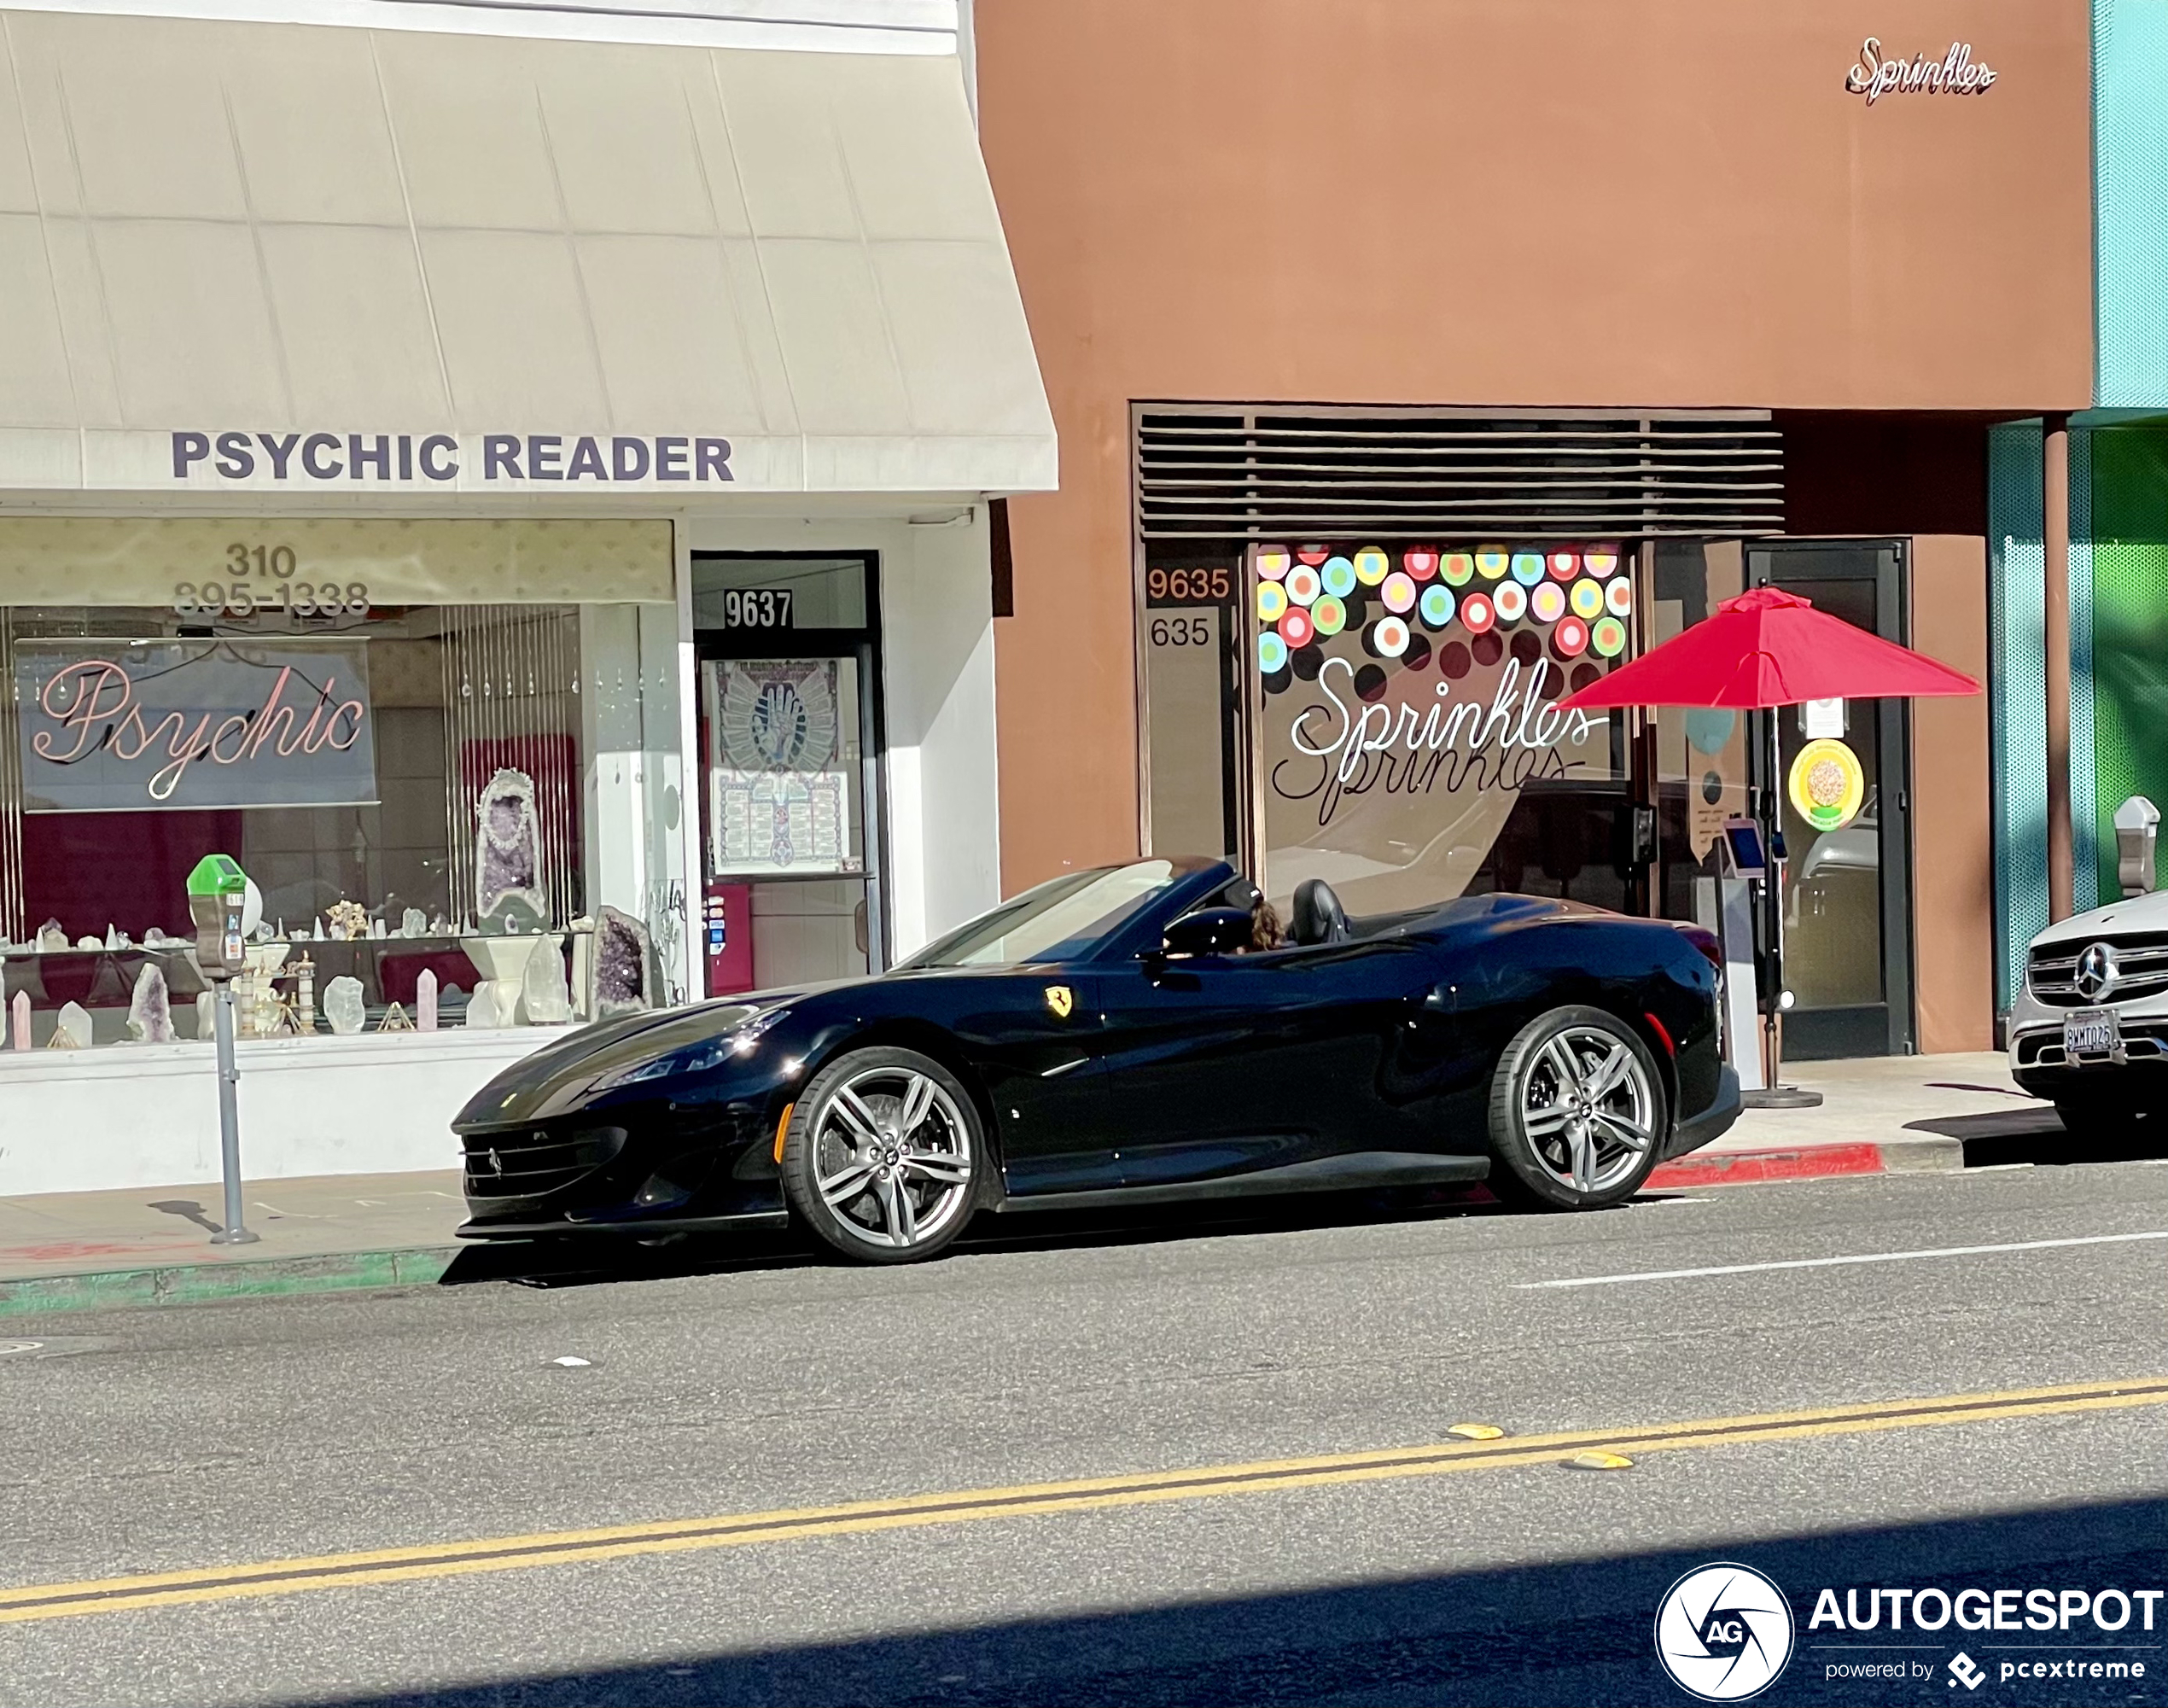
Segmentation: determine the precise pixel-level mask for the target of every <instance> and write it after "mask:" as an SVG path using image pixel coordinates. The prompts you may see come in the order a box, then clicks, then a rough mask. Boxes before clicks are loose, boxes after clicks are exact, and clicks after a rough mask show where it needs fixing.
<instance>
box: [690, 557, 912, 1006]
mask: <svg viewBox="0 0 2168 1708" xmlns="http://www.w3.org/2000/svg"><path fill="white" fill-rule="evenodd" d="M692 582H693V631H694V642H695V648H696V652H697V654H698V656H699V665H700V767H701V779H702V787H701V803H700V804H701V847H702V858H701V865H702V879H703V883H702V906H701V930H702V963H703V966H704V972H705V976H704V989H705V994H708V995H709V996H729V995H733V994H737V993H738V992H740V991H747V990H769V989H777V988H783V987H786V986H790V985H796V984H801V983H807V982H813V981H816V980H825V979H836V978H850V977H854V976H859V975H861V974H864V973H868V972H878V971H881V970H882V969H883V967H884V966H886V965H888V959H889V954H888V924H887V914H888V910H887V907H886V906H885V905H884V904H885V896H884V894H883V882H882V880H883V862H882V858H881V856H882V826H883V802H882V796H881V765H880V755H881V750H882V736H881V716H880V709H881V677H880V640H879V623H878V612H877V608H876V603H875V576H874V573H873V560H872V559H871V557H836V556H833V555H830V556H820V557H783V556H770V557H746V556H738V555H735V554H731V555H725V554H720V553H719V554H713V555H710V554H705V553H696V554H695V556H694V558H693V566H692Z"/></svg>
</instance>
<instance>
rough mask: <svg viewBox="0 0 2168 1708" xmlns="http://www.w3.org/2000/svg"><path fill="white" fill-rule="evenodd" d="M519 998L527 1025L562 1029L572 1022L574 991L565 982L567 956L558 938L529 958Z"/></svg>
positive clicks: (544, 945)
mask: <svg viewBox="0 0 2168 1708" xmlns="http://www.w3.org/2000/svg"><path fill="white" fill-rule="evenodd" d="M520 998H521V1000H522V1003H523V1004H524V1006H526V1009H527V1023H528V1024H530V1025H533V1026H562V1025H563V1024H564V1023H565V1022H566V1021H568V1020H569V1019H571V1018H572V987H571V986H570V985H568V984H567V983H566V982H565V976H564V952H563V951H562V949H560V948H559V947H557V939H556V938H555V937H551V938H548V939H546V940H545V941H544V942H543V943H542V945H541V946H540V947H539V948H537V949H536V950H535V952H534V953H533V954H531V955H529V956H528V957H527V971H525V972H524V973H522V975H521V977H520Z"/></svg>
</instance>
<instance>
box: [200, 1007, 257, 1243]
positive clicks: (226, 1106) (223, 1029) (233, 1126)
mask: <svg viewBox="0 0 2168 1708" xmlns="http://www.w3.org/2000/svg"><path fill="white" fill-rule="evenodd" d="M218 984H219V1000H218V1001H217V1002H216V1003H215V1004H213V1016H214V1017H213V1022H212V1025H213V1030H215V1031H216V1033H217V1035H218V1040H219V1158H220V1161H221V1162H222V1163H223V1164H224V1169H225V1177H226V1220H225V1226H224V1227H223V1228H221V1229H220V1230H219V1232H218V1233H214V1234H213V1235H212V1236H211V1243H212V1244H213V1245H254V1244H255V1243H256V1241H257V1239H259V1237H260V1236H259V1235H257V1234H254V1233H250V1232H249V1231H248V1228H246V1227H243V1226H242V1219H241V1096H240V1093H241V1070H240V1069H239V1068H237V1067H236V1066H235V1065H234V1056H233V1030H234V1027H233V1014H234V1003H233V981H232V980H231V979H230V978H222V979H220V980H219V982H218Z"/></svg>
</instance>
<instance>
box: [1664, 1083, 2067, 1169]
mask: <svg viewBox="0 0 2168 1708" xmlns="http://www.w3.org/2000/svg"><path fill="white" fill-rule="evenodd" d="M1783 1081H1784V1083H1786V1084H1787V1085H1795V1086H1798V1087H1800V1088H1801V1089H1802V1090H1807V1091H1818V1092H1820V1093H1821V1094H1822V1103H1821V1107H1820V1108H1819V1109H1750V1110H1747V1111H1746V1112H1745V1114H1743V1115H1742V1116H1740V1118H1739V1121H1738V1123H1737V1124H1736V1125H1735V1126H1734V1127H1733V1128H1732V1130H1731V1131H1730V1132H1728V1133H1727V1134H1724V1136H1723V1137H1722V1138H1721V1139H1719V1140H1716V1143H1715V1144H1713V1145H1708V1146H1706V1147H1705V1149H1702V1150H1699V1151H1694V1152H1693V1153H1692V1154H1691V1155H1689V1156H1686V1157H1681V1158H1680V1159H1679V1160H1678V1161H1677V1162H1676V1163H1667V1164H1665V1165H1664V1167H1663V1168H1660V1169H1658V1170H1657V1171H1656V1173H1655V1174H1654V1175H1652V1176H1651V1177H1650V1180H1649V1184H1650V1185H1651V1186H1659V1187H1661V1186H1718V1185H1746V1184H1749V1183H1753V1182H1760V1181H1767V1180H1815V1179H1821V1178H1825V1177H1827V1176H1828V1175H1883V1174H1892V1175H1893V1174H1920V1173H1932V1172H1935V1171H1938V1170H1944V1169H1961V1168H1963V1167H1964V1166H1965V1165H1966V1163H1967V1161H1968V1160H1969V1161H1970V1162H1971V1163H1973V1165H1974V1166H1975V1167H1977V1166H1979V1164H1981V1163H1983V1162H1989V1161H1992V1162H2029V1161H2032V1160H2035V1158H2036V1157H2037V1156H2040V1155H2043V1154H2047V1153H2052V1152H2053V1151H2054V1150H2055V1149H2056V1148H2057V1146H2058V1145H2065V1144H2066V1143H2067V1139H2066V1135H2065V1134H2064V1133H2063V1129H2062V1122H2060V1121H2059V1120H2057V1119H2056V1117H2055V1111H2054V1108H2053V1107H2052V1106H2051V1105H2048V1104H2045V1103H2043V1102H2041V1101H2040V1100H2039V1099H2037V1098H2032V1097H2028V1096H2027V1095H2026V1094H2025V1093H2023V1092H2021V1091H2019V1089H2018V1087H2017V1082H2016V1081H2014V1080H2013V1079H2012V1078H2011V1077H2010V1064H2009V1058H2008V1057H2007V1056H2005V1055H2003V1054H2002V1052H2000V1051H1984V1052H1979V1053H1976V1054H1968V1055H1952V1056H1883V1057H1868V1058H1864V1059H1862V1060H1858V1061H1844V1062H1786V1064H1784V1073H1783ZM2005 1153H2007V1154H2005Z"/></svg>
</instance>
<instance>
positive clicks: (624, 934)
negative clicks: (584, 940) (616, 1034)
mask: <svg viewBox="0 0 2168 1708" xmlns="http://www.w3.org/2000/svg"><path fill="white" fill-rule="evenodd" d="M649 1006H650V994H649V988H648V936H647V927H646V926H644V925H643V924H640V922H639V921H638V920H637V919H635V918H633V917H632V915H631V914H629V913H626V912H620V911H619V910H618V909H617V908H615V907H609V906H605V907H604V908H603V910H602V913H601V915H600V917H599V918H597V920H596V921H595V1000H594V1011H595V1017H596V1018H597V1019H598V1020H607V1019H608V1018H609V1017H610V1016H611V1015H613V1014H630V1013H633V1012H635V1011H638V1010H639V1009H643V1008H646V1007H649Z"/></svg>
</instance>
